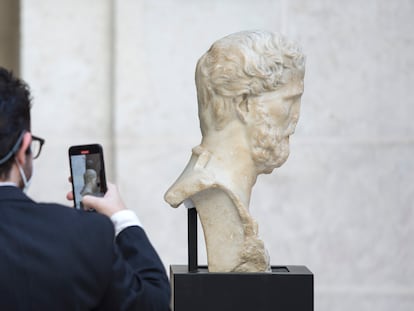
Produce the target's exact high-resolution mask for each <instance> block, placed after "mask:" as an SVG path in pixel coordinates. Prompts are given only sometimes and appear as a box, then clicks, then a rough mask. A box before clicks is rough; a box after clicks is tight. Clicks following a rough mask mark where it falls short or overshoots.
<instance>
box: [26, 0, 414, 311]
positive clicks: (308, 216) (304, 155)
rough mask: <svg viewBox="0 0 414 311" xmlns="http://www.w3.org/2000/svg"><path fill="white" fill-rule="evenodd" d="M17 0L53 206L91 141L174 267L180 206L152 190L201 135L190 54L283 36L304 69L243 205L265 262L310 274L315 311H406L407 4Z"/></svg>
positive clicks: (181, 259)
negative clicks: (255, 34) (241, 36)
mask: <svg viewBox="0 0 414 311" xmlns="http://www.w3.org/2000/svg"><path fill="white" fill-rule="evenodd" d="M22 4H23V5H22V11H21V13H22V49H21V53H22V76H23V77H24V78H25V79H26V80H27V81H28V82H29V83H30V84H31V85H32V89H33V93H34V96H35V105H34V107H33V128H34V131H35V132H36V134H37V135H40V136H44V137H45V138H46V139H47V142H46V146H45V150H44V153H43V154H42V156H41V157H40V158H39V159H38V160H36V161H37V162H36V172H35V175H36V176H35V179H34V181H33V183H34V184H33V187H32V189H31V194H32V195H33V197H34V198H36V199H38V200H46V201H50V200H53V201H59V202H62V203H66V202H65V199H64V197H65V194H66V191H67V190H68V189H69V188H70V186H69V184H68V183H67V176H68V174H69V168H68V160H67V155H66V152H67V148H68V146H69V145H71V144H77V143H88V142H100V143H102V144H103V145H104V148H105V151H106V155H107V163H108V166H109V170H110V174H109V175H110V178H111V179H112V180H116V181H117V183H118V184H119V186H120V189H121V192H122V194H123V195H124V198H125V201H126V202H127V204H128V205H129V207H130V208H132V209H134V210H135V211H136V212H137V213H138V215H139V216H140V217H141V220H142V222H143V224H144V226H145V228H146V231H147V232H148V234H149V236H150V237H151V238H152V241H153V243H154V245H155V246H156V248H157V249H158V251H159V253H160V255H161V257H162V259H163V261H164V264H165V265H166V266H167V267H168V266H169V265H170V264H183V263H186V260H187V253H186V243H187V242H186V241H187V240H186V212H185V210H184V209H183V208H179V209H176V210H175V209H172V208H170V207H169V206H168V205H167V204H166V203H165V202H164V201H163V195H164V193H165V191H166V189H167V188H168V187H169V186H170V184H171V183H172V182H173V181H174V179H175V178H176V177H177V175H178V174H179V173H180V172H181V170H182V169H183V166H184V165H185V164H186V162H187V160H188V157H189V156H190V151H191V148H192V147H193V146H195V145H196V144H198V143H199V141H200V138H201V135H200V131H199V127H198V119H197V105H196V91H195V85H194V69H195V64H196V61H197V59H198V58H199V57H200V56H201V54H202V53H204V52H205V51H206V50H207V49H208V47H209V46H210V45H211V43H212V42H213V41H214V40H216V39H218V38H220V37H222V36H224V35H226V34H229V33H232V32H235V31H239V30H243V29H256V28H262V29H268V30H274V31H282V32H284V33H285V34H287V35H288V36H289V37H291V38H292V39H296V40H298V41H299V42H300V43H301V44H302V45H303V47H304V49H305V52H306V54H307V72H306V78H305V94H304V96H303V101H302V112H301V119H300V121H299V123H298V127H297V131H296V133H295V135H294V136H293V137H292V139H291V156H290V158H289V160H288V162H287V163H286V164H285V165H284V166H283V167H282V168H281V169H279V170H278V171H275V172H274V173H273V174H272V175H266V176H261V177H260V178H259V179H258V182H257V184H256V186H255V188H254V192H253V197H252V202H251V212H252V214H253V215H254V217H256V219H257V221H258V222H259V225H260V235H261V237H262V238H263V240H264V241H265V242H266V245H267V247H268V249H269V253H270V256H271V263H272V264H273V265H283V264H301V265H306V266H307V267H308V268H309V269H311V270H312V271H313V272H314V273H315V289H316V307H315V309H316V310H321V311H323V310H327V311H331V310H335V311H341V310H367V311H368V310H369V311H371V310H376V311H382V310H384V311H388V310H392V309H394V310H399V311H405V310H407V311H408V310H412V309H413V307H414V282H413V280H414V265H412V262H414V247H413V240H412V239H413V236H414V213H413V203H412V202H413V198H414V183H413V182H412V175H413V172H414V157H413V154H414V123H413V122H412V121H411V119H412V116H413V115H414V105H413V102H412V99H411V93H410V91H411V87H412V85H413V82H414V57H413V55H414V32H413V31H412V29H414V20H413V19H412V15H413V13H414V2H412V1H409V0H407V1H404V0H397V1H386V0H378V1H377V0H368V1H356V0H351V1H339V0H338V1H324V0H315V1H306V0H293V1H286V0H276V1H266V0H258V1H250V0H228V1H219V0H210V1H201V0H200V1H189V0H174V1H173V0H162V1H150V0H113V1H109V0H106V1H103V0H93V1H87V2H86V1H81V0H67V1H60V2H59V3H57V2H56V1H53V0H39V1H29V0H24V1H22ZM200 243H201V241H200ZM200 257H201V258H200V262H201V263H205V261H206V260H205V252H204V247H203V245H202V244H201V245H200Z"/></svg>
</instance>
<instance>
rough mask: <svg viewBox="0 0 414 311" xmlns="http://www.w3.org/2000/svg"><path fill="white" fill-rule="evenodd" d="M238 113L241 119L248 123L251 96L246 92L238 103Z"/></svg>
mask: <svg viewBox="0 0 414 311" xmlns="http://www.w3.org/2000/svg"><path fill="white" fill-rule="evenodd" d="M237 99H239V97H238V98H237ZM236 114H237V117H238V118H239V119H240V121H242V122H243V123H244V124H246V123H247V117H248V114H249V98H248V96H247V95H246V94H244V95H243V96H242V98H241V100H240V101H239V102H238V103H236Z"/></svg>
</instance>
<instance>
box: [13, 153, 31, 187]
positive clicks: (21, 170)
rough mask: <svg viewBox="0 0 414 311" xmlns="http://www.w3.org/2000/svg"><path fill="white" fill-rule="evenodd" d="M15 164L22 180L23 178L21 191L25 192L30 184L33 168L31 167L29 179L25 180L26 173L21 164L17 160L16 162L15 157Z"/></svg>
mask: <svg viewBox="0 0 414 311" xmlns="http://www.w3.org/2000/svg"><path fill="white" fill-rule="evenodd" d="M16 164H17V167H18V168H19V172H20V176H21V177H22V180H23V189H22V190H23V192H27V190H29V187H30V184H31V182H32V177H33V168H32V176H31V177H30V179H29V180H27V178H26V174H25V173H24V170H23V168H22V166H21V165H20V164H19V162H17V159H16Z"/></svg>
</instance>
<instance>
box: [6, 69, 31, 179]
mask: <svg viewBox="0 0 414 311" xmlns="http://www.w3.org/2000/svg"><path fill="white" fill-rule="evenodd" d="M30 108H31V96H30V90H29V86H28V85H27V84H26V83H25V82H24V81H22V80H21V79H19V78H17V77H15V76H14V75H13V73H12V72H11V71H9V70H7V69H5V68H3V67H0V159H1V158H3V157H4V156H5V155H6V154H7V153H8V152H9V151H10V150H11V149H12V148H13V146H14V145H15V144H16V142H17V140H18V138H19V136H20V134H21V133H22V131H24V130H26V131H30ZM13 162H14V157H11V158H10V159H9V160H8V161H6V162H5V163H3V164H2V165H0V177H3V178H8V177H9V174H10V169H11V166H12V164H13Z"/></svg>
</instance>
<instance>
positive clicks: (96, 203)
mask: <svg viewBox="0 0 414 311" xmlns="http://www.w3.org/2000/svg"><path fill="white" fill-rule="evenodd" d="M101 200H102V198H99V197H95V196H93V195H85V196H84V197H83V198H82V204H83V206H84V207H85V209H86V210H88V209H91V208H92V209H94V210H96V211H98V212H99V211H100V206H101Z"/></svg>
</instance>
